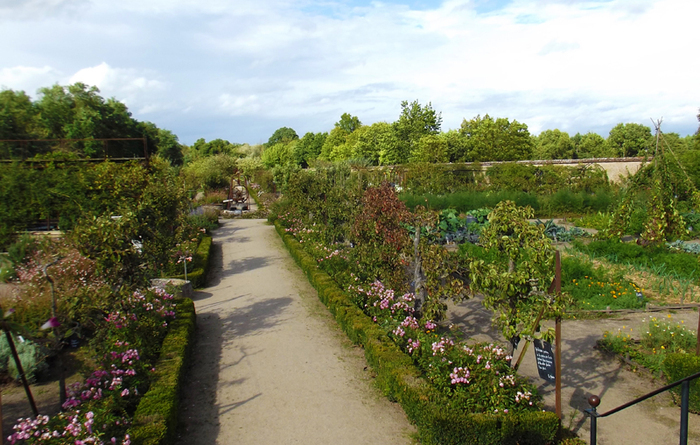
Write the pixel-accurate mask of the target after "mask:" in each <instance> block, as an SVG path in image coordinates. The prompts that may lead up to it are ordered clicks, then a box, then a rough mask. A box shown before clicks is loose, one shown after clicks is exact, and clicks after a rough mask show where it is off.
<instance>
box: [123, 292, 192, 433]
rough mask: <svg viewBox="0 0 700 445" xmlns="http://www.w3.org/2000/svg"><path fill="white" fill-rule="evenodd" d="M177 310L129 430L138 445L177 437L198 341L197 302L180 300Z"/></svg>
mask: <svg viewBox="0 0 700 445" xmlns="http://www.w3.org/2000/svg"><path fill="white" fill-rule="evenodd" d="M176 312H177V316H176V318H175V320H174V321H173V322H172V323H171V324H170V330H169V331H168V335H167V336H166V337H165V340H164V341H163V346H162V347H161V352H160V358H159V359H158V363H156V366H155V375H154V377H153V381H152V383H151V387H150V388H149V390H148V392H147V393H146V394H145V395H144V396H143V398H142V399H141V401H140V402H139V405H138V407H137V408H136V413H135V414H134V419H133V423H132V427H131V429H130V430H129V434H130V436H131V440H132V443H133V444H134V445H161V444H167V443H171V442H173V440H174V438H175V432H176V429H177V413H178V407H179V402H180V388H181V385H182V384H183V382H184V375H185V371H186V368H187V366H186V365H187V363H188V361H189V357H190V352H191V349H192V345H193V343H194V330H195V310H194V303H193V302H192V300H190V299H189V298H187V299H178V300H177V309H176Z"/></svg>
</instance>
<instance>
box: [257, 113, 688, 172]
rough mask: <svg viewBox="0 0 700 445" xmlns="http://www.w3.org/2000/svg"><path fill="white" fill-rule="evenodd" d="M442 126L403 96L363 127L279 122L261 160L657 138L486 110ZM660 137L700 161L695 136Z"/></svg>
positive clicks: (588, 147)
mask: <svg viewBox="0 0 700 445" xmlns="http://www.w3.org/2000/svg"><path fill="white" fill-rule="evenodd" d="M441 125H442V115H441V113H439V112H437V111H435V110H434V109H433V108H432V105H431V104H430V103H428V104H427V105H421V104H420V103H419V102H418V101H413V102H411V103H409V102H408V101H404V102H402V103H401V113H400V115H399V118H398V120H396V121H395V122H393V123H387V122H377V123H374V124H372V125H363V124H362V122H361V121H360V119H359V118H358V117H357V116H352V115H350V114H348V113H345V114H343V115H342V116H341V117H340V120H339V121H338V122H336V123H335V126H334V128H333V129H332V130H331V131H330V132H320V133H313V132H309V133H306V134H305V135H304V136H303V137H301V138H300V137H299V136H298V135H297V133H296V132H295V131H294V130H293V129H291V128H288V127H282V128H280V129H278V130H277V131H275V132H274V134H273V135H272V136H271V137H270V139H269V140H268V142H267V143H266V144H264V151H263V153H262V161H263V163H264V164H265V165H266V166H267V167H274V166H278V165H290V164H296V165H298V166H300V167H307V166H308V165H309V164H310V163H312V162H314V161H316V160H320V161H346V160H353V161H357V162H364V163H366V164H368V165H396V164H407V163H420V162H427V163H448V162H453V163H455V162H486V161H519V160H527V159H532V160H550V159H585V158H609V157H635V156H645V155H647V154H649V155H652V154H653V149H654V147H655V143H656V142H655V138H654V136H653V135H652V131H651V128H650V127H648V126H645V125H642V124H637V123H620V124H617V125H616V126H615V127H613V128H612V129H611V130H610V133H609V135H608V137H607V138H604V137H602V136H600V135H599V134H597V133H593V132H589V133H586V134H580V133H577V134H576V135H574V136H570V135H569V134H568V133H566V132H564V131H560V130H558V129H555V130H546V131H543V132H542V133H540V134H539V135H533V134H531V133H530V131H529V130H528V127H527V124H525V123H521V122H518V121H517V120H510V119H508V118H502V117H499V118H494V117H491V116H490V115H488V114H486V115H484V116H481V115H479V116H476V117H474V118H472V119H470V120H467V119H464V120H463V121H462V124H461V125H460V128H459V129H456V130H448V131H445V132H443V131H442V128H441ZM664 141H665V142H664V143H665V144H667V145H668V146H669V147H670V148H671V149H672V150H673V151H674V152H676V153H677V154H678V155H679V156H685V157H686V158H692V159H693V160H698V159H700V158H699V157H698V155H697V151H698V150H700V136H699V135H698V134H696V135H693V136H687V137H685V138H681V137H680V136H679V135H678V134H676V133H665V134H664ZM688 153H691V154H690V155H688ZM690 160H691V159H688V161H690Z"/></svg>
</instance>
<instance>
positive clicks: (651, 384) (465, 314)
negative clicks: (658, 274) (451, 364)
mask: <svg viewBox="0 0 700 445" xmlns="http://www.w3.org/2000/svg"><path fill="white" fill-rule="evenodd" d="M668 315H669V314H668V313H665V312H655V313H636V314H627V315H624V316H619V317H617V318H614V319H598V320H564V321H563V322H562V414H563V415H564V421H563V424H564V426H566V427H569V428H571V429H573V430H574V431H576V432H577V433H578V435H579V437H580V438H582V439H584V440H585V441H586V442H588V440H589V437H590V429H589V425H590V420H589V418H588V417H584V416H583V412H582V410H583V409H586V408H589V407H590V406H589V405H588V402H587V398H588V396H590V395H594V394H595V395H598V396H600V399H601V403H600V406H599V407H598V412H599V413H601V414H602V413H604V412H606V411H608V410H611V409H613V408H616V407H618V406H620V405H622V404H624V403H627V402H630V401H632V400H634V399H636V398H637V397H641V396H643V395H645V394H647V393H649V392H651V391H653V390H655V389H658V388H660V387H662V386H665V385H666V381H665V380H659V379H656V380H655V381H652V379H651V377H650V376H648V375H646V374H641V375H640V373H635V372H632V371H631V370H629V369H628V367H627V366H625V365H623V364H621V362H620V361H619V360H618V359H617V358H615V357H613V356H611V355H609V354H605V353H603V352H601V351H599V350H597V349H595V346H596V341H597V340H599V339H601V338H602V337H603V334H604V333H605V332H606V331H609V332H615V333H616V332H617V331H618V329H621V328H623V327H624V328H625V329H624V331H625V332H629V329H630V328H632V332H630V334H631V335H632V336H633V337H634V336H637V337H638V336H639V335H640V333H644V332H646V326H648V320H649V318H650V317H657V318H659V319H667V318H668ZM670 315H671V317H672V320H674V321H675V322H678V323H680V321H681V320H683V321H684V324H685V325H687V326H688V327H689V328H691V329H695V326H697V324H698V313H697V312H695V311H679V312H678V313H674V314H670ZM448 319H449V322H451V323H454V324H455V326H457V327H458V328H459V330H460V331H461V332H462V333H463V334H464V335H465V336H466V337H467V338H471V339H472V340H473V341H480V342H491V341H499V342H503V343H505V342H504V340H503V338H502V336H501V335H500V334H499V332H498V331H497V330H495V329H494V328H492V327H491V323H490V319H491V313H490V312H489V311H487V310H486V309H484V307H483V306H482V304H481V299H480V298H474V299H471V300H467V301H465V302H463V303H461V304H459V305H456V306H455V305H453V304H450V305H449V312H448ZM543 325H544V326H545V327H553V325H554V323H552V322H551V321H546V322H544V323H543ZM522 344H524V342H521V345H522ZM520 350H522V346H520V347H519V350H518V351H517V352H516V354H515V355H516V358H517V357H518V355H519V352H520ZM518 372H519V373H520V374H521V375H524V376H527V377H530V378H531V379H532V381H533V383H534V384H535V385H537V386H538V388H539V391H540V394H542V395H543V396H544V401H545V404H546V407H547V409H548V410H551V411H554V407H555V392H554V385H552V384H549V383H546V382H544V381H543V380H542V379H540V378H539V374H538V372H537V366H536V363H535V353H534V351H533V347H532V345H531V346H530V347H529V349H528V351H527V353H526V355H525V358H524V359H523V361H522V364H521V366H520V369H519V371H518ZM688 426H689V431H688V435H689V438H688V443H689V444H700V415H697V414H692V413H690V414H689V418H688ZM679 431H680V408H678V407H677V406H675V405H674V404H673V401H672V399H671V396H670V395H669V393H664V394H659V395H657V396H655V397H653V398H651V399H648V400H646V401H644V402H642V403H640V404H638V405H636V406H633V407H631V408H627V409H625V410H624V411H621V412H619V413H616V414H613V415H611V416H610V417H606V418H602V419H599V420H598V444H599V445H640V444H644V445H668V444H674V443H675V444H677V443H679Z"/></svg>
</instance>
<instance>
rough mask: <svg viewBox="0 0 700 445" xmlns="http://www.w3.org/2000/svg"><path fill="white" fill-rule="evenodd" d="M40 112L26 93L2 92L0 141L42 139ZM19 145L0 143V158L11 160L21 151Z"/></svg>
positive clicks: (0, 98)
mask: <svg viewBox="0 0 700 445" xmlns="http://www.w3.org/2000/svg"><path fill="white" fill-rule="evenodd" d="M37 121H38V110H37V109H36V107H35V106H34V104H33V103H32V100H31V99H30V97H29V96H27V95H26V94H25V92H24V91H20V92H15V91H12V90H2V91H0V139H36V138H38V137H40V133H39V126H38V122H37ZM20 148H21V147H19V146H18V145H17V144H14V143H5V142H0V157H2V158H10V157H12V156H13V155H14V154H15V153H17V152H18V151H19V150H20Z"/></svg>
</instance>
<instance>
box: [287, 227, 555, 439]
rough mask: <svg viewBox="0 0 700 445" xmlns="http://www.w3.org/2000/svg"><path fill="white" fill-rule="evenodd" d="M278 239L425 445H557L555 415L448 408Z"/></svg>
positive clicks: (404, 358) (341, 295)
mask: <svg viewBox="0 0 700 445" xmlns="http://www.w3.org/2000/svg"><path fill="white" fill-rule="evenodd" d="M275 228H276V230H277V233H278V234H279V235H280V237H281V238H282V241H283V242H284V245H285V246H286V248H287V250H288V251H289V253H290V254H291V255H292V257H293V258H294V260H295V261H296V262H297V264H298V265H299V267H301V269H302V270H303V271H304V273H305V274H306V276H307V278H308V279H309V281H310V282H311V284H312V285H313V287H314V288H315V289H316V290H317V291H318V296H319V299H320V300H321V301H322V302H323V303H324V304H325V305H326V306H327V307H328V309H329V310H330V312H331V313H332V314H333V316H334V317H335V319H336V321H337V322H338V324H339V325H340V327H341V328H342V329H343V330H344V331H345V333H346V334H347V335H348V337H349V338H350V339H351V340H352V341H353V342H354V343H356V344H358V345H360V346H362V347H363V349H364V352H365V358H366V359H367V362H368V363H369V364H370V366H372V368H374V370H375V371H376V373H377V379H376V380H377V383H378V385H379V387H380V388H381V389H382V391H383V392H384V393H385V394H386V395H387V396H388V397H389V398H390V399H392V400H395V401H397V402H399V403H400V404H401V406H402V407H403V409H404V411H405V412H406V415H407V416H408V418H409V419H410V421H411V422H412V423H414V424H415V425H416V427H417V429H418V435H419V437H420V439H421V441H422V443H424V444H436V445H437V444H439V445H458V444H460V445H467V444H474V445H501V444H507V445H516V444H517V445H530V444H531V445H543V444H550V443H556V441H557V436H558V433H559V428H560V424H561V421H560V419H559V418H558V417H557V415H556V414H555V413H552V412H544V411H543V412H529V413H522V414H494V415H490V414H472V413H464V412H461V411H458V410H455V409H451V408H449V407H448V403H447V401H446V400H445V396H443V395H442V394H441V393H439V392H438V391H437V390H435V389H434V388H433V387H432V386H430V385H429V384H428V383H427V382H426V381H425V380H424V379H423V378H422V377H421V375H420V372H419V370H418V369H417V368H416V367H415V365H414V364H413V360H412V359H411V358H410V357H409V356H408V355H406V354H405V353H403V352H402V351H401V350H400V349H399V348H398V347H397V346H396V344H395V343H394V342H393V341H392V340H391V339H390V338H389V337H388V336H387V335H386V333H385V332H384V331H382V329H380V328H379V326H377V324H376V323H373V322H372V320H371V319H370V318H369V317H368V316H367V315H365V314H364V313H363V312H362V311H361V310H360V308H358V307H357V306H356V305H355V304H354V303H353V302H352V300H351V299H350V296H349V295H348V294H347V293H346V292H344V291H343V290H341V289H340V288H339V287H338V285H337V284H336V283H335V282H334V281H333V279H332V278H331V277H330V276H329V275H328V274H326V273H325V272H323V271H321V270H319V269H318V266H317V263H316V261H315V260H314V259H313V258H312V257H311V256H310V255H309V254H307V253H306V252H305V251H304V250H303V249H302V247H301V244H299V242H298V241H296V240H295V239H294V237H292V236H291V235H289V234H287V233H286V232H285V230H284V228H283V227H282V226H281V225H280V224H279V222H275Z"/></svg>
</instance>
